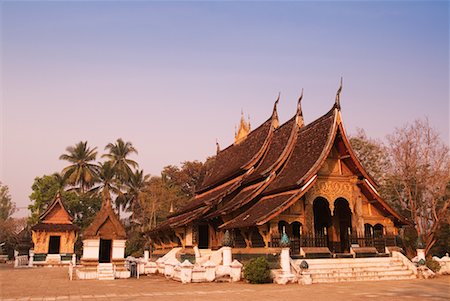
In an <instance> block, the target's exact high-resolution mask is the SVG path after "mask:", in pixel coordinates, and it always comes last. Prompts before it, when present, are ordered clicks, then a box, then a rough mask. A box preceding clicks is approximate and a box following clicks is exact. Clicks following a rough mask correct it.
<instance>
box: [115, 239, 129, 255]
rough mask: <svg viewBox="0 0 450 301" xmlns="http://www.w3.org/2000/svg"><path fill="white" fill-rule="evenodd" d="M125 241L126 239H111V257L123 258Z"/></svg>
mask: <svg viewBox="0 0 450 301" xmlns="http://www.w3.org/2000/svg"><path fill="white" fill-rule="evenodd" d="M125 242H126V240H124V239H123V240H122V239H120V240H119V239H117V240H113V241H112V259H123V258H125Z"/></svg>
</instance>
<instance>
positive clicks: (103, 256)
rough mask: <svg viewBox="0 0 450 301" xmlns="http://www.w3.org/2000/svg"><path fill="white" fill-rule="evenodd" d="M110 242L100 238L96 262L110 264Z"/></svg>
mask: <svg viewBox="0 0 450 301" xmlns="http://www.w3.org/2000/svg"><path fill="white" fill-rule="evenodd" d="M111 251H112V240H111V239H101V238H100V248H99V250H98V262H99V263H109V262H111V253H112V252H111Z"/></svg>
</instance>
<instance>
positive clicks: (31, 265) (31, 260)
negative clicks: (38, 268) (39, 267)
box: [28, 249, 34, 268]
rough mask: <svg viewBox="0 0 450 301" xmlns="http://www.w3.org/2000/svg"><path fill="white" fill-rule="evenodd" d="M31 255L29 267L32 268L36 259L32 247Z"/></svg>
mask: <svg viewBox="0 0 450 301" xmlns="http://www.w3.org/2000/svg"><path fill="white" fill-rule="evenodd" d="M28 252H29V253H28V254H29V255H30V259H29V260H28V267H30V268H32V267H33V261H34V250H33V249H30V251H28Z"/></svg>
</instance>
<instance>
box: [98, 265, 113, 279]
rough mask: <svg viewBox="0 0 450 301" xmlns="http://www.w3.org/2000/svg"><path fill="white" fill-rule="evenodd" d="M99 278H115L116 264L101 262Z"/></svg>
mask: <svg viewBox="0 0 450 301" xmlns="http://www.w3.org/2000/svg"><path fill="white" fill-rule="evenodd" d="M97 277H98V280H114V266H113V264H112V263H99V264H98V266H97Z"/></svg>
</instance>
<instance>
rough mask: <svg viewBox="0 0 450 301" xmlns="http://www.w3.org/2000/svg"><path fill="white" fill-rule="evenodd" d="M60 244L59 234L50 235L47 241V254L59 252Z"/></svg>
mask: <svg viewBox="0 0 450 301" xmlns="http://www.w3.org/2000/svg"><path fill="white" fill-rule="evenodd" d="M60 246H61V236H50V240H49V242H48V254H59V249H60Z"/></svg>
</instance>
